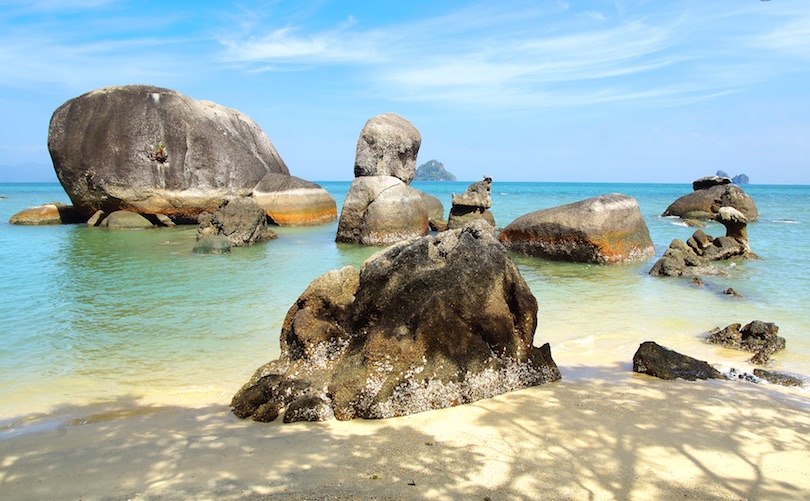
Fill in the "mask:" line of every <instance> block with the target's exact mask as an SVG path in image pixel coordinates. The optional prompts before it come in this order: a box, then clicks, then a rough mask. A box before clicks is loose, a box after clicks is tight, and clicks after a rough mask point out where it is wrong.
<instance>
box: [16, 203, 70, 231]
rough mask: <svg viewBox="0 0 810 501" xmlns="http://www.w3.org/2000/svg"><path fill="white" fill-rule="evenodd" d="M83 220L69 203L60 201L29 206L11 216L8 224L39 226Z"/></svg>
mask: <svg viewBox="0 0 810 501" xmlns="http://www.w3.org/2000/svg"><path fill="white" fill-rule="evenodd" d="M82 221H84V217H83V216H82V214H81V213H80V212H79V211H77V210H76V209H75V208H74V207H73V206H71V205H64V204H60V203H52V204H43V205H38V206H36V207H29V208H27V209H23V210H21V211H20V212H18V213H16V214H14V215H13V216H11V217H10V218H9V220H8V222H9V224H19V225H28V226H39V225H47V224H70V223H79V222H82Z"/></svg>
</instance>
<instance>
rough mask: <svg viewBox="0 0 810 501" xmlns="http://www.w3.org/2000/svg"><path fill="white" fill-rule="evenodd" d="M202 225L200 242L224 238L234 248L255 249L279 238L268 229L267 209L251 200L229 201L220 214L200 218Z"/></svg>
mask: <svg viewBox="0 0 810 501" xmlns="http://www.w3.org/2000/svg"><path fill="white" fill-rule="evenodd" d="M199 222H200V226H199V227H198V228H197V240H203V239H204V238H206V237H211V236H222V237H225V238H227V239H228V241H229V242H230V244H231V246H233V247H243V246H247V245H253V244H255V243H258V242H264V241H266V240H272V239H274V238H277V237H278V235H276V233H275V232H274V231H273V230H271V229H269V228H268V227H267V214H266V213H265V211H264V209H262V208H261V207H259V204H258V203H256V201H255V200H253V199H252V198H246V197H231V198H226V199H225V200H223V201H222V203H221V204H220V206H219V207H218V208H217V210H215V211H213V212H204V213H202V214H200V216H199Z"/></svg>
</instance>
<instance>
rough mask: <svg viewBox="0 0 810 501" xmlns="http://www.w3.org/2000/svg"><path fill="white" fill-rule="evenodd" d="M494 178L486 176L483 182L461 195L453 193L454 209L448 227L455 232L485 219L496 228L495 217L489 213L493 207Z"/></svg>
mask: <svg viewBox="0 0 810 501" xmlns="http://www.w3.org/2000/svg"><path fill="white" fill-rule="evenodd" d="M491 192H492V178H491V177H489V176H484V179H483V181H478V182H477V183H473V184H471V185H470V186H469V187H468V188H467V191H465V192H464V193H462V194H461V195H456V194H455V193H453V197H452V202H453V207H452V208H451V209H450V217H449V219H448V220H447V226H448V227H449V228H450V229H451V230H453V229H456V228H461V227H462V226H464V225H465V224H467V223H469V222H470V221H474V220H476V219H483V220H484V221H486V222H487V223H489V224H490V226H493V227H494V226H495V217H494V216H493V215H492V213H491V212H490V211H489V208H490V207H492V196H491Z"/></svg>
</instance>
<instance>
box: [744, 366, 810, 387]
mask: <svg viewBox="0 0 810 501" xmlns="http://www.w3.org/2000/svg"><path fill="white" fill-rule="evenodd" d="M754 375H755V376H756V377H758V378H760V379H764V380H765V381H767V382H769V383H771V384H778V385H781V386H799V387H802V386H804V380H803V379H802V378H801V377H799V376H795V375H793V374H788V373H787V372H778V371H766V370H764V369H754Z"/></svg>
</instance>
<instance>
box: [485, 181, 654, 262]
mask: <svg viewBox="0 0 810 501" xmlns="http://www.w3.org/2000/svg"><path fill="white" fill-rule="evenodd" d="M498 238H499V239H500V241H501V242H503V244H504V245H505V246H506V247H507V248H508V249H509V250H511V251H514V252H518V253H521V254H526V255H529V256H535V257H542V258H545V259H551V260H557V261H570V262H577V263H595V264H619V263H626V262H631V261H639V260H644V259H647V258H649V257H650V256H652V255H653V254H655V247H654V246H653V243H652V239H651V238H650V232H649V230H648V229H647V224H646V223H645V222H644V218H643V216H642V215H641V209H640V208H639V206H638V202H636V200H635V199H634V198H633V197H630V196H627V195H622V194H620V193H611V194H608V195H601V196H598V197H594V198H589V199H587V200H583V201H581V202H576V203H573V204H568V205H562V206H559V207H553V208H550V209H544V210H539V211H536V212H532V213H531V214H527V215H525V216H521V217H519V218H518V219H516V220H514V221H513V222H511V223H510V224H509V225H508V226H506V228H504V229H503V231H501V233H500V235H499V237H498Z"/></svg>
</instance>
